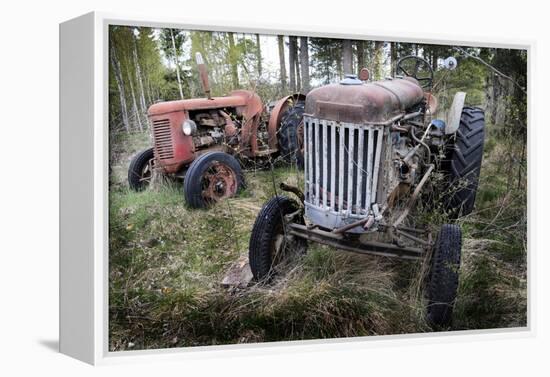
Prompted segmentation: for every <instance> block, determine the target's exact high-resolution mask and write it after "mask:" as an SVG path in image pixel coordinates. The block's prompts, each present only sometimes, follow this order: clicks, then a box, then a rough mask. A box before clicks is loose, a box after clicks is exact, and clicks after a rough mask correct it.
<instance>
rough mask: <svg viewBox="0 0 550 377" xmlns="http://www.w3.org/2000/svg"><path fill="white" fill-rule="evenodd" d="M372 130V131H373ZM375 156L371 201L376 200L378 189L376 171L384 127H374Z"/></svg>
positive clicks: (377, 170)
mask: <svg viewBox="0 0 550 377" xmlns="http://www.w3.org/2000/svg"><path fill="white" fill-rule="evenodd" d="M373 132H374V131H373ZM376 133H377V138H376V156H375V158H374V172H373V173H372V188H371V191H372V203H375V202H376V191H377V189H378V172H379V169H380V155H381V151H382V139H383V137H384V128H382V127H376Z"/></svg>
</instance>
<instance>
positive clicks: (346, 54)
mask: <svg viewBox="0 0 550 377" xmlns="http://www.w3.org/2000/svg"><path fill="white" fill-rule="evenodd" d="M342 65H343V66H344V75H350V74H352V73H353V54H352V51H351V41H350V40H349V39H344V40H343V41H342Z"/></svg>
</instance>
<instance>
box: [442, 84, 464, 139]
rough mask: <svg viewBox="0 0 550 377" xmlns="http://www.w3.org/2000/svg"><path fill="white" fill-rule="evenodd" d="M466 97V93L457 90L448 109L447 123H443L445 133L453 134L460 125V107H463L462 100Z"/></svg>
mask: <svg viewBox="0 0 550 377" xmlns="http://www.w3.org/2000/svg"><path fill="white" fill-rule="evenodd" d="M465 99H466V93H464V92H457V93H456V94H455V97H454V98H453V103H452V105H451V108H450V109H449V113H448V115H447V124H446V125H445V134H447V135H449V134H454V133H455V132H456V131H457V130H458V126H460V117H461V116H462V108H463V107H464V100H465Z"/></svg>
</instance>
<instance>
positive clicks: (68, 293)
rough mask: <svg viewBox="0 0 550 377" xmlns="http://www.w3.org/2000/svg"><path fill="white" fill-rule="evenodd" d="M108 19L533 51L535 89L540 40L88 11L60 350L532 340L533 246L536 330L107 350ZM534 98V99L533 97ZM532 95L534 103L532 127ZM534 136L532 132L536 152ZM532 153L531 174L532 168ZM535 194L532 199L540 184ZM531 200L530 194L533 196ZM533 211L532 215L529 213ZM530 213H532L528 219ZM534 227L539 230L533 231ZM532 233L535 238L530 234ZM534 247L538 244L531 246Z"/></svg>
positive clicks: (75, 114) (132, 354)
mask: <svg viewBox="0 0 550 377" xmlns="http://www.w3.org/2000/svg"><path fill="white" fill-rule="evenodd" d="M109 25H139V26H151V27H173V28H182V29H199V30H200V29H202V30H217V31H236V32H254V33H262V34H282V33H284V34H289V33H292V34H293V35H298V36H299V35H307V36H323V37H335V38H353V39H374V40H386V41H394V40H397V41H401V42H423V43H437V44H451V43H452V44H459V45H469V46H483V47H508V48H522V49H526V50H527V53H528V79H529V84H530V85H529V88H530V89H531V87H532V86H531V83H532V80H533V77H532V75H531V72H532V64H533V61H532V60H533V59H532V56H533V51H534V47H535V46H534V42H533V41H516V40H512V41H510V40H498V41H496V40H495V39H494V38H491V39H485V38H479V39H477V38H476V39H475V40H472V39H466V40H463V39H457V40H442V39H439V38H438V36H437V35H436V34H431V35H428V34H420V33H406V34H405V33H401V34H399V33H392V34H391V35H384V34H383V33H368V32H365V31H364V30H360V29H352V28H350V29H340V28H339V29H332V28H331V29H330V30H329V31H325V30H322V29H321V28H319V27H311V26H296V27H289V26H284V27H283V26H281V25H276V24H273V25H264V24H262V25H259V24H254V23H253V22H252V21H251V22H250V23H249V24H248V25H246V26H243V25H240V24H239V25H238V24H232V23H226V24H221V23H220V24H215V25H214V24H212V23H210V22H200V21H197V20H186V19H177V18H157V17H152V18H143V17H137V16H129V15H117V14H108V13H98V12H93V13H88V14H86V15H83V16H80V17H78V18H75V19H72V20H69V21H66V22H64V23H62V24H60V351H61V352H62V353H64V354H67V355H69V356H71V357H74V358H76V359H79V360H82V361H84V362H87V363H90V364H110V363H118V362H131V361H136V360H146V359H150V358H154V359H160V358H163V359H182V358H189V357H191V358H204V357H212V356H213V355H215V356H222V355H223V356H228V355H249V354H267V353H273V352H277V353H291V352H293V350H295V349H296V348H297V347H299V348H300V349H301V350H304V349H307V350H314V351H315V350H326V349H327V348H330V349H339V350H342V349H351V348H356V347H360V348H365V347H379V346H383V345H387V344H393V343H395V342H400V343H403V344H406V343H410V342H414V343H434V342H449V341H471V340H477V339H481V338H489V339H493V340H494V339H503V338H510V337H532V336H533V335H534V334H535V318H533V312H534V311H533V306H534V305H535V303H534V302H533V295H532V294H531V292H532V288H533V287H532V282H533V281H534V276H533V273H534V270H533V269H532V268H531V266H532V265H533V263H534V255H533V251H532V250H531V249H529V252H528V262H527V266H528V308H527V318H528V319H527V326H526V327H522V328H507V329H497V330H479V331H478V330H475V331H474V330H472V331H462V332H453V333H430V334H408V335H388V336H377V337H360V338H348V339H331V340H311V341H293V342H278V343H263V344H247V345H226V346H207V347H196V348H177V349H162V350H150V351H124V352H110V351H109V349H108V323H107V321H108V115H107V111H106V109H107V108H108V29H109ZM528 98H530V97H528ZM531 113H532V109H531V101H529V102H528V119H529V126H528V128H529V130H532V125H531V119H532V117H531V116H530V115H531ZM531 138H532V132H529V136H528V148H531V145H532V143H531ZM530 158H531V153H530V154H529V162H528V167H529V172H531V166H532V164H531V162H530ZM528 198H531V189H530V190H529V194H528ZM528 203H529V204H530V203H531V200H530V199H528ZM528 212H530V211H529V210H528ZM529 218H530V216H529ZM529 232H531V228H529ZM529 239H532V238H531V237H529ZM529 247H530V245H529Z"/></svg>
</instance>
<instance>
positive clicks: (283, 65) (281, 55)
mask: <svg viewBox="0 0 550 377" xmlns="http://www.w3.org/2000/svg"><path fill="white" fill-rule="evenodd" d="M277 41H278V44H279V70H280V77H281V88H282V90H283V94H285V93H286V63H285V41H284V37H283V36H282V35H278V36H277Z"/></svg>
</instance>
